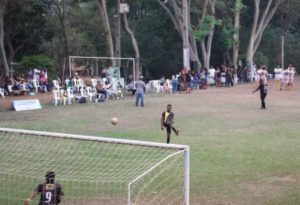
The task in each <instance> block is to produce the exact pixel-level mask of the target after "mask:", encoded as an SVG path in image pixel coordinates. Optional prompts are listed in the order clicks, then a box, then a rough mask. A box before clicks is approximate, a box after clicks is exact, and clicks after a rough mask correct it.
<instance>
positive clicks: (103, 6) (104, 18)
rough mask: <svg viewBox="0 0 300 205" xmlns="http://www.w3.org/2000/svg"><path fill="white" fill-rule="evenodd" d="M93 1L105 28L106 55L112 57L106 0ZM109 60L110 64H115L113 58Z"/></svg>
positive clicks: (112, 48)
mask: <svg viewBox="0 0 300 205" xmlns="http://www.w3.org/2000/svg"><path fill="white" fill-rule="evenodd" d="M100 1H101V2H100ZM95 2H96V4H97V6H98V9H99V12H100V17H101V21H102V24H103V27H104V29H105V35H106V42H107V49H108V57H110V58H113V57H114V45H113V40H112V36H111V29H110V24H109V19H108V15H107V10H106V0H95ZM110 62H111V65H112V66H115V60H113V59H111V60H110Z"/></svg>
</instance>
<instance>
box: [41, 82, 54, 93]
mask: <svg viewBox="0 0 300 205" xmlns="http://www.w3.org/2000/svg"><path fill="white" fill-rule="evenodd" d="M43 85H45V86H46V87H47V91H48V92H50V91H51V88H52V85H51V83H43Z"/></svg>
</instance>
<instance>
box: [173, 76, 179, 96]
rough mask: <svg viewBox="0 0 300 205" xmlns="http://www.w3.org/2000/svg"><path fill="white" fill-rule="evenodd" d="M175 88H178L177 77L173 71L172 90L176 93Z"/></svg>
mask: <svg viewBox="0 0 300 205" xmlns="http://www.w3.org/2000/svg"><path fill="white" fill-rule="evenodd" d="M177 88H178V77H177V75H176V73H174V74H173V76H172V92H173V93H177Z"/></svg>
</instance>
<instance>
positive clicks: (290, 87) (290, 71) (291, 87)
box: [288, 66, 295, 90]
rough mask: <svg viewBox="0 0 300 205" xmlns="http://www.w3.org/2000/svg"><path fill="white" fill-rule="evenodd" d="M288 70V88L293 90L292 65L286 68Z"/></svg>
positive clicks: (293, 73)
mask: <svg viewBox="0 0 300 205" xmlns="http://www.w3.org/2000/svg"><path fill="white" fill-rule="evenodd" d="M288 72H289V87H288V89H289V90H293V84H294V75H295V72H294V67H292V66H290V67H289V69H288Z"/></svg>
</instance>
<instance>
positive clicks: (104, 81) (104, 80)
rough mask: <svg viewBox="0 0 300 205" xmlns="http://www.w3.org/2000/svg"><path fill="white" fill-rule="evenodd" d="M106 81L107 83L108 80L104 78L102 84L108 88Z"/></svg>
mask: <svg viewBox="0 0 300 205" xmlns="http://www.w3.org/2000/svg"><path fill="white" fill-rule="evenodd" d="M106 81H107V78H102V81H101V84H102V86H106V84H105V83H106Z"/></svg>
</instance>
